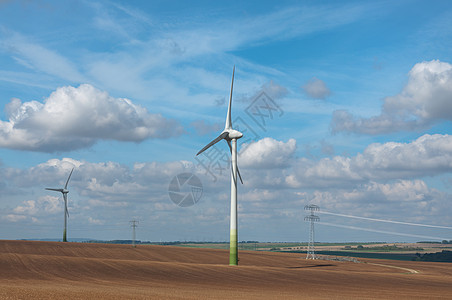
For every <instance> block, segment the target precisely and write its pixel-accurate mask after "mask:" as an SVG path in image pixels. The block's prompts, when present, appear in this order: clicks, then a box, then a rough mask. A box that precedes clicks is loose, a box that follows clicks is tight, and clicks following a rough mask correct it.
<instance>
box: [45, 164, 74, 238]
mask: <svg viewBox="0 0 452 300" xmlns="http://www.w3.org/2000/svg"><path fill="white" fill-rule="evenodd" d="M73 171H74V168H72V170H71V173H69V177H68V178H67V180H66V184H65V185H64V188H62V189H52V188H46V190H49V191H55V192H61V193H62V194H63V200H64V231H63V242H67V238H66V232H67V217H69V212H68V210H67V193H69V191H68V190H67V184H68V183H69V179H71V175H72V172H73Z"/></svg>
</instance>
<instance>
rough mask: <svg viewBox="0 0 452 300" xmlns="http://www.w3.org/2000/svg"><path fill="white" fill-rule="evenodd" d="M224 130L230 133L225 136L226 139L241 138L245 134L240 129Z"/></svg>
mask: <svg viewBox="0 0 452 300" xmlns="http://www.w3.org/2000/svg"><path fill="white" fill-rule="evenodd" d="M223 132H227V133H228V136H227V137H225V139H228V140H232V139H239V138H241V137H242V136H243V133H241V132H240V131H238V130H235V129H225V130H224V131H223ZM223 132H222V133H223Z"/></svg>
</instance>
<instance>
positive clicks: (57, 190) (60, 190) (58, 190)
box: [46, 188, 63, 192]
mask: <svg viewBox="0 0 452 300" xmlns="http://www.w3.org/2000/svg"><path fill="white" fill-rule="evenodd" d="M46 190H49V191H55V192H63V189H51V188H46Z"/></svg>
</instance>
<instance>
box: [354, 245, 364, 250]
mask: <svg viewBox="0 0 452 300" xmlns="http://www.w3.org/2000/svg"><path fill="white" fill-rule="evenodd" d="M356 248H357V249H364V247H363V245H358V246H357V247H356Z"/></svg>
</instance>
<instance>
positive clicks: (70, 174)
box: [64, 168, 74, 189]
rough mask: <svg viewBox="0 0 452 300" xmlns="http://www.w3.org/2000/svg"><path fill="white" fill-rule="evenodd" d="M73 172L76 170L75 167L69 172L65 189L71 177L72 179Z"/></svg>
mask: <svg viewBox="0 0 452 300" xmlns="http://www.w3.org/2000/svg"><path fill="white" fill-rule="evenodd" d="M72 172H74V168H72V170H71V173H70V174H69V177H68V178H67V181H66V185H65V186H64V189H67V184H68V183H69V179H71V175H72Z"/></svg>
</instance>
